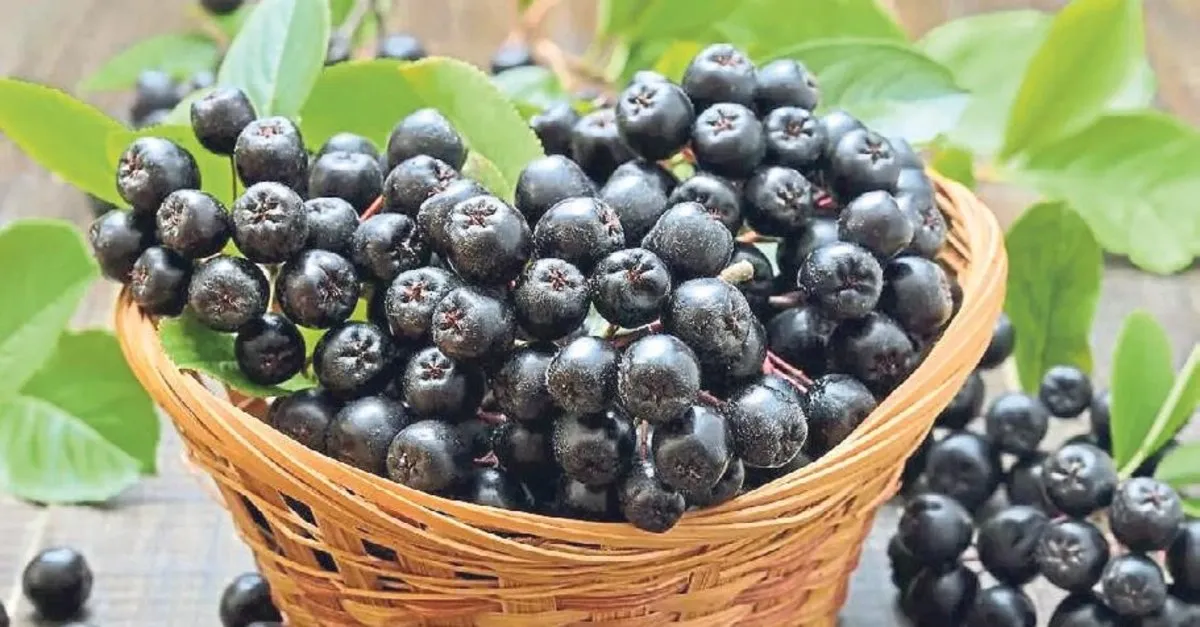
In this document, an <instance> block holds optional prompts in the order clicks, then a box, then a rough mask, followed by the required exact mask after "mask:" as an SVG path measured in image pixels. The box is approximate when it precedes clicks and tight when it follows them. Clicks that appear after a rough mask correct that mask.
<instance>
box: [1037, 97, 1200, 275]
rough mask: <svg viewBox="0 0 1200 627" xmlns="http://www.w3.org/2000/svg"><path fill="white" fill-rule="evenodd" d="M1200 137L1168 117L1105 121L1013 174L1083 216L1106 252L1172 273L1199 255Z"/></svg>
mask: <svg viewBox="0 0 1200 627" xmlns="http://www.w3.org/2000/svg"><path fill="white" fill-rule="evenodd" d="M1198 170H1200V132H1198V131H1197V130H1196V129H1194V128H1192V127H1190V126H1188V125H1186V124H1184V123H1182V122H1180V121H1179V120H1177V119H1175V118H1172V117H1170V116H1168V115H1166V114H1163V113H1158V112H1153V111H1145V112H1140V113H1127V114H1115V115H1108V116H1104V117H1101V118H1100V119H1099V120H1097V121H1096V123H1095V124H1093V125H1091V126H1089V127H1088V128H1086V129H1084V130H1082V131H1080V132H1079V133H1076V134H1074V135H1071V136H1069V137H1066V138H1064V139H1062V140H1059V141H1057V142H1054V143H1053V144H1050V145H1047V146H1045V147H1043V148H1041V149H1038V150H1035V151H1034V152H1033V153H1032V154H1030V155H1029V157H1028V158H1027V159H1025V160H1024V161H1023V162H1021V163H1019V164H1017V166H1016V168H1015V169H1014V173H1015V175H1016V176H1017V177H1018V179H1020V180H1021V181H1022V182H1025V183H1029V184H1030V185H1032V186H1033V187H1036V188H1037V189H1039V190H1040V191H1042V192H1043V193H1045V194H1048V195H1051V196H1061V197H1063V198H1066V199H1067V200H1069V201H1070V202H1071V204H1072V206H1074V207H1077V208H1078V209H1079V213H1080V215H1082V216H1083V218H1084V219H1085V220H1087V222H1088V224H1089V225H1090V226H1091V227H1092V229H1093V231H1094V232H1095V233H1096V238H1097V239H1098V240H1099V241H1100V242H1101V244H1103V245H1104V247H1105V249H1107V250H1109V251H1111V252H1114V253H1120V254H1126V255H1128V256H1129V258H1130V260H1131V261H1132V262H1133V263H1135V264H1136V265H1138V266H1139V267H1141V268H1143V269H1146V270H1150V271H1152V272H1158V273H1163V274H1166V273H1170V272H1176V271H1179V270H1182V269H1184V268H1186V267H1188V266H1189V265H1190V264H1191V262H1192V259H1193V258H1195V257H1196V256H1197V255H1200V211H1193V210H1190V209H1183V208H1184V207H1190V206H1191V204H1192V203H1193V199H1194V198H1196V196H1197V194H1200V178H1198V177H1197V176H1196V172H1197V171H1198Z"/></svg>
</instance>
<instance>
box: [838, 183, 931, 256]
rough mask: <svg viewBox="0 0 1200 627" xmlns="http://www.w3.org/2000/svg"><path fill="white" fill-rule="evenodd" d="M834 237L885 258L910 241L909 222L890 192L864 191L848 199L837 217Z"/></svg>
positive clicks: (911, 233)
mask: <svg viewBox="0 0 1200 627" xmlns="http://www.w3.org/2000/svg"><path fill="white" fill-rule="evenodd" d="M838 236H839V237H840V238H841V239H842V240H843V241H847V242H852V243H855V244H858V245H860V246H862V247H863V248H866V249H867V250H869V251H871V252H872V253H874V254H875V255H876V256H877V257H879V258H880V259H884V260H886V259H890V258H891V257H894V256H895V255H896V254H898V253H899V252H901V251H902V250H904V249H905V248H907V247H908V245H909V244H910V243H911V242H912V237H913V225H912V222H911V221H909V219H908V217H907V216H905V215H904V213H903V212H902V211H901V210H900V206H899V205H897V204H896V200H895V198H893V197H892V195H891V194H889V193H887V192H883V191H874V192H867V193H865V194H863V195H861V196H859V197H858V198H855V199H854V200H852V201H850V204H848V205H847V206H846V208H845V209H843V210H842V213H841V215H840V216H838Z"/></svg>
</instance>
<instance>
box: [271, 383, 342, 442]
mask: <svg viewBox="0 0 1200 627" xmlns="http://www.w3.org/2000/svg"><path fill="white" fill-rule="evenodd" d="M339 409H341V404H340V403H338V401H337V400H336V399H335V398H333V396H331V395H330V394H329V393H327V392H326V391H325V390H322V389H321V388H307V389H304V390H300V391H299V392H293V393H291V394H289V395H287V396H280V397H278V398H276V399H275V400H274V401H272V402H271V407H270V409H269V410H268V411H267V417H266V422H267V424H269V425H271V426H272V427H274V428H275V429H276V430H278V431H279V432H280V433H282V434H284V435H286V436H288V437H289V438H291V439H293V440H295V441H297V442H299V443H301V444H303V445H304V446H306V447H308V448H310V449H312V450H314V451H316V452H318V453H321V454H324V453H325V450H326V447H325V436H326V435H327V434H328V432H329V425H330V424H331V423H332V422H333V420H334V416H336V415H337V412H338V410H339Z"/></svg>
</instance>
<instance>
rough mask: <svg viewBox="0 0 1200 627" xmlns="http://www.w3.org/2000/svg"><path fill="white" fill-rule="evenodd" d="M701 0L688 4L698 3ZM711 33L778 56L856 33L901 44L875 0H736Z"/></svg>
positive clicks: (901, 33)
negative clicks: (794, 49)
mask: <svg viewBox="0 0 1200 627" xmlns="http://www.w3.org/2000/svg"><path fill="white" fill-rule="evenodd" d="M701 4H706V3H695V2H693V3H691V4H690V5H689V6H697V5H701ZM736 4H737V8H736V9H735V10H734V11H733V12H732V13H731V14H730V15H729V17H728V18H727V19H725V20H724V21H722V22H720V23H717V24H715V25H714V27H713V30H715V31H716V33H715V38H709V39H704V38H703V37H699V36H693V37H690V39H696V40H698V41H721V40H727V41H730V42H732V43H734V44H736V45H738V46H741V47H742V48H745V49H746V51H747V52H748V53H749V54H751V55H752V56H755V57H766V56H770V57H773V58H775V57H779V56H781V55H779V54H778V51H781V50H784V49H787V48H792V47H794V46H796V45H798V44H803V43H807V42H812V41H817V40H823V39H836V38H861V39H884V40H888V41H892V42H894V43H899V44H903V43H905V42H906V41H907V36H906V35H905V33H904V29H902V28H901V27H900V25H899V24H898V23H896V20H895V19H894V18H893V17H892V16H891V14H889V13H888V12H887V11H885V10H884V9H883V7H881V6H880V5H879V3H878V2H877V1H876V0H740V1H738V2H736Z"/></svg>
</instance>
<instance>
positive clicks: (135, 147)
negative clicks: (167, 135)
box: [117, 137, 200, 217]
mask: <svg viewBox="0 0 1200 627" xmlns="http://www.w3.org/2000/svg"><path fill="white" fill-rule="evenodd" d="M181 189H200V168H199V167H198V166H197V165H196V160H195V159H194V158H193V157H192V155H191V153H189V152H188V151H187V150H185V149H183V148H182V147H181V146H179V144H176V143H175V142H172V141H170V140H166V139H162V138H161V137H139V138H137V139H135V140H133V143H131V144H129V147H128V148H126V149H125V152H123V153H121V157H120V159H119V160H118V162H117V191H118V192H120V194H121V198H123V199H125V202H127V203H129V204H130V205H132V206H133V213H134V214H135V216H139V217H140V216H153V215H154V213H155V212H156V211H158V207H159V206H160V205H162V203H163V201H164V200H166V198H167V196H170V195H171V193H172V192H175V191H178V190H181Z"/></svg>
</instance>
